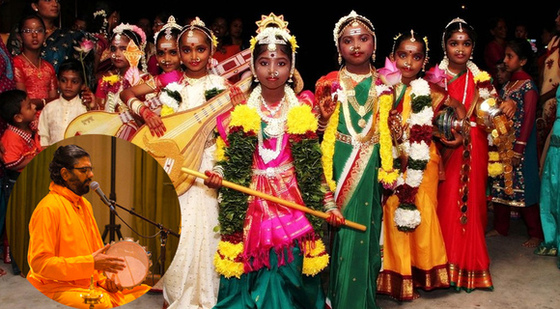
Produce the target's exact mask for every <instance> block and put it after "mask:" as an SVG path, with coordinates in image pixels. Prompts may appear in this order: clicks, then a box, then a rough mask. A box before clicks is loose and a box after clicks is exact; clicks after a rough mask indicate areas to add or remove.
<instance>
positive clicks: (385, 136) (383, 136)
mask: <svg viewBox="0 0 560 309" xmlns="http://www.w3.org/2000/svg"><path fill="white" fill-rule="evenodd" d="M383 86H384V87H383V88H382V91H380V93H381V96H380V97H379V156H380V157H381V167H380V168H379V171H378V174H377V178H378V181H379V182H380V183H381V184H382V185H383V187H384V188H385V189H394V188H395V186H396V184H397V179H398V178H399V175H400V172H399V170H398V169H395V168H394V166H393V139H392V138H391V131H390V130H389V121H388V120H389V111H390V110H391V108H392V107H393V91H392V88H390V87H388V86H386V85H383Z"/></svg>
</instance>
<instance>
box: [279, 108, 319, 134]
mask: <svg viewBox="0 0 560 309" xmlns="http://www.w3.org/2000/svg"><path fill="white" fill-rule="evenodd" d="M286 124H287V126H288V133H290V134H305V133H306V132H307V131H312V132H315V131H317V117H315V115H313V113H312V112H311V106H309V105H307V104H302V105H299V106H294V107H292V108H291V109H290V111H289V112H288V118H287V122H286Z"/></svg>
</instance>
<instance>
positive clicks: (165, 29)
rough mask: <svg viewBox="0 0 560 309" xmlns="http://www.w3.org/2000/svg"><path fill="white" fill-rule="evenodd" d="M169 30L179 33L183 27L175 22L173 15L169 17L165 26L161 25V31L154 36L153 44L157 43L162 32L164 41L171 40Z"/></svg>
mask: <svg viewBox="0 0 560 309" xmlns="http://www.w3.org/2000/svg"><path fill="white" fill-rule="evenodd" d="M171 29H177V30H179V32H181V30H182V29H183V27H182V26H181V25H179V24H178V23H177V22H176V21H175V17H174V16H173V15H171V16H169V18H168V19H167V23H165V25H163V26H162V27H161V29H160V30H159V31H158V32H156V34H154V42H157V38H158V36H159V34H160V33H161V32H162V31H163V33H165V39H167V40H171V38H172V36H171Z"/></svg>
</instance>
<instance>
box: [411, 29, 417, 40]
mask: <svg viewBox="0 0 560 309" xmlns="http://www.w3.org/2000/svg"><path fill="white" fill-rule="evenodd" d="M410 42H412V43H414V42H416V38H415V37H414V30H412V29H410Z"/></svg>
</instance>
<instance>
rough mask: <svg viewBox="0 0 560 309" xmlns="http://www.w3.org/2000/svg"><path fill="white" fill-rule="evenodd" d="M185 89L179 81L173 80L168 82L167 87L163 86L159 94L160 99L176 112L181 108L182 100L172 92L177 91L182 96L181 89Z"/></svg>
mask: <svg viewBox="0 0 560 309" xmlns="http://www.w3.org/2000/svg"><path fill="white" fill-rule="evenodd" d="M182 89H183V85H181V84H180V83H178V82H172V83H169V84H167V86H165V88H163V89H162V90H161V92H160V95H159V100H160V101H161V103H162V104H163V105H166V106H167V107H169V108H171V109H173V112H174V113H176V112H177V110H179V104H181V101H182V100H181V101H178V100H177V99H175V98H174V97H173V96H171V95H170V93H177V95H179V96H181V90H182Z"/></svg>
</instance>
